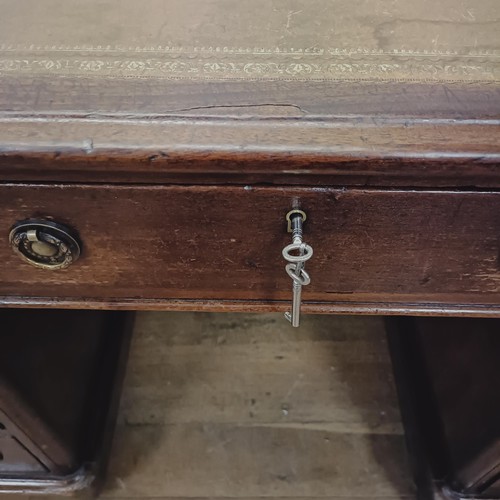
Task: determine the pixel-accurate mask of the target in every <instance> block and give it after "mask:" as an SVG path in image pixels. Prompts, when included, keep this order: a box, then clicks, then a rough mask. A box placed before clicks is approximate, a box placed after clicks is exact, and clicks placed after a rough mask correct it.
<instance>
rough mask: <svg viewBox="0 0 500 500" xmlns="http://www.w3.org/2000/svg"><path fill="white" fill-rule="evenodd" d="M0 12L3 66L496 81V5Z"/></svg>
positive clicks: (137, 5) (86, 72)
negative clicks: (0, 14)
mask: <svg viewBox="0 0 500 500" xmlns="http://www.w3.org/2000/svg"><path fill="white" fill-rule="evenodd" d="M28 4H29V7H27V5H28ZM2 10H3V11H7V12H8V13H9V15H8V16H2V20H0V33H1V36H0V71H2V72H5V73H17V74H19V73H27V72H28V73H34V74H48V75H54V76H56V75H78V76H92V77H96V76H97V77H102V78H109V77H117V76H119V77H133V78H185V79H244V80H248V79H280V80H281V79H291V80H404V81H427V80H429V81H463V82H473V81H485V82H490V81H497V80H498V78H499V76H500V51H499V50H498V49H499V47H498V31H499V30H500V23H499V21H498V18H496V19H495V16H492V13H493V14H495V12H496V14H498V3H497V2H496V0H481V1H473V0H467V1H464V2H461V3H460V5H459V6H458V5H457V2H456V1H455V0H445V1H440V2H435V1H432V0H423V1H419V2H415V1H410V0H403V1H399V2H393V1H391V0H373V1H371V2H366V1H362V0H354V1H353V0H341V1H331V0H330V1H325V0H309V1H308V2H300V1H297V0H280V1H278V2H269V1H267V0H255V1H252V2H241V1H238V0H205V1H203V2H199V1H196V0H170V1H167V2H165V1H162V0H144V1H142V2H136V1H133V0H126V1H123V0H114V1H113V0H108V1H106V2H83V3H82V2H78V1H77V0H68V1H66V2H62V3H61V2H60V1H57V0H48V1H45V2H43V3H41V2H38V1H36V0H25V1H24V2H23V3H19V2H17V1H16V0H3V1H2ZM46 12H50V13H54V12H57V15H46V14H45V13H46ZM40 18H43V20H44V22H43V23H40V21H39V20H40Z"/></svg>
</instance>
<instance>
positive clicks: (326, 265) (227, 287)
mask: <svg viewBox="0 0 500 500" xmlns="http://www.w3.org/2000/svg"><path fill="white" fill-rule="evenodd" d="M297 204H298V205H300V206H301V207H302V208H303V209H304V210H305V211H306V212H307V214H308V216H309V219H308V221H307V222H306V226H305V238H306V240H307V241H308V242H309V243H310V244H311V245H312V246H313V247H314V249H315V255H314V257H313V259H312V260H311V261H310V263H309V264H308V270H309V271H310V273H311V275H312V284H311V285H310V286H308V287H306V288H305V290H304V299H305V300H306V301H307V300H309V301H322V302H332V303H338V302H340V303H347V304H348V303H350V302H355V303H358V304H359V303H360V302H364V303H365V304H368V305H369V304H376V303H380V302H391V303H393V304H395V305H397V304H400V305H407V304H417V305H418V304H429V303H431V304H441V305H462V304H473V305H474V304H475V305H476V306H488V305H493V306H495V305H498V303H499V301H500V292H499V290H500V288H499V287H500V271H499V263H498V255H499V235H500V220H499V219H498V217H497V215H496V214H497V213H498V210H499V209H500V194H496V193H455V192H417V191H413V192H412V191H386V192H384V191H374V190H371V191H370V190H352V191H349V190H338V189H304V188H303V189H299V188H243V187H241V188H239V187H226V188H221V187H140V186H135V187H124V186H121V187H119V186H101V187H99V186H63V185H61V186H41V185H38V186H37V185H32V186H23V185H6V186H3V187H2V188H1V190H0V214H1V215H0V234H3V235H4V237H3V239H2V243H1V244H0V258H1V260H2V262H3V263H4V265H3V268H2V270H1V271H0V278H1V279H0V281H1V284H0V293H1V294H2V295H4V296H11V297H13V296H14V297H15V296H18V297H39V298H40V297H50V298H57V297H59V298H64V299H69V300H71V299H73V300H74V301H76V302H79V301H82V303H83V301H84V300H87V299H90V300H92V299H96V300H97V301H99V300H102V301H103V302H107V301H110V300H113V299H118V300H120V299H126V300H133V301H135V305H137V304H140V303H141V300H144V301H145V304H147V303H148V301H149V302H150V301H151V300H154V299H195V300H196V299H208V300H214V299H231V300H264V301H275V300H278V301H279V300H280V301H284V300H286V301H288V300H289V298H290V294H291V293H290V285H291V282H290V279H289V278H288V276H287V275H286V273H285V271H284V264H285V262H284V260H283V258H282V256H281V250H282V248H283V246H284V245H285V244H287V243H288V242H289V235H288V234H287V233H286V229H285V214H286V212H287V211H288V210H289V209H290V208H291V207H292V206H294V205H297ZM29 217H54V218H55V219H56V220H57V221H59V222H61V223H64V224H68V225H69V226H71V227H73V228H74V229H76V230H77V231H78V232H79V234H80V237H81V239H82V242H83V253H82V257H81V259H80V260H79V261H78V262H76V263H75V264H74V265H73V266H71V267H70V268H69V269H67V270H63V271H46V270H38V269H35V268H33V267H31V266H30V265H28V264H25V263H24V262H22V261H21V260H19V258H18V257H17V256H16V255H14V253H13V252H12V250H11V249H10V247H9V245H8V240H7V235H8V232H9V229H10V227H11V225H12V224H14V223H15V222H16V221H19V220H23V219H26V218H29ZM94 305H95V304H94Z"/></svg>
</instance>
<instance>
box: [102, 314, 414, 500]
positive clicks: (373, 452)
mask: <svg viewBox="0 0 500 500" xmlns="http://www.w3.org/2000/svg"><path fill="white" fill-rule="evenodd" d="M112 457H113V458H112V461H111V466H110V471H109V477H108V482H107V486H106V488H105V490H104V492H103V496H105V497H108V498H114V499H118V498H123V499H125V498H126V499H131V498H158V499H159V498H171V499H172V498H208V497H209V498H238V499H248V498H263V497H273V498H294V499H295V500H296V499H298V498H336V499H354V498H356V499H362V498H367V499H368V498H380V499H385V498H387V499H390V498H391V499H396V498H412V497H413V487H412V484H411V481H410V479H409V475H408V470H407V465H406V453H405V449H404V440H403V435H402V428H401V423H400V416H399V411H398V406H397V401H396V394H395V389H394V383H393V379H392V371H391V367H390V362H389V358H388V353H387V345H386V340H385V334H384V328H383V321H382V320H381V319H378V318H364V317H356V318H345V317H344V318H340V317H339V318H337V317H331V316H330V317H328V316H309V317H305V318H304V321H303V325H302V327H301V328H300V329H292V328H291V327H290V326H289V325H288V324H287V323H286V322H285V321H284V320H283V318H282V316H281V315H273V314H268V315H243V314H202V313H199V314H190V313H168V314H166V313H143V314H139V315H138V318H137V323H136V328H135V336H134V339H133V343H132V351H131V356H130V361H129V367H128V373H127V377H126V382H125V388H124V393H123V397H122V403H121V410H120V417H119V424H118V428H117V432H116V437H115V444H114V449H113V455H112Z"/></svg>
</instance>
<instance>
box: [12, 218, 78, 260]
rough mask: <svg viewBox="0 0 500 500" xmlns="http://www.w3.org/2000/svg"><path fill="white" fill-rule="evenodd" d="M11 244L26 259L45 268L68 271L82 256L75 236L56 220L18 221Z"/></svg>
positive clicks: (13, 229) (13, 230)
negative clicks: (67, 268) (66, 269)
mask: <svg viewBox="0 0 500 500" xmlns="http://www.w3.org/2000/svg"><path fill="white" fill-rule="evenodd" d="M9 241H10V244H11V246H12V249H13V250H14V252H16V253H17V254H18V255H19V256H20V257H21V258H22V259H23V260H25V261H26V262H29V263H30V264H31V265H32V266H35V267H40V268H42V269H65V268H66V267H68V266H70V265H71V264H73V262H75V261H76V260H77V259H78V257H79V256H80V244H79V242H78V239H77V237H76V235H75V233H74V232H73V231H72V230H71V229H69V228H67V227H66V226H63V225H61V224H57V223H56V222H52V221H46V220H31V219H30V220H25V221H22V222H18V223H17V224H15V225H14V226H13V228H12V229H11V231H10V234H9Z"/></svg>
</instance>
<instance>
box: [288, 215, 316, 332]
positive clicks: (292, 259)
mask: <svg viewBox="0 0 500 500" xmlns="http://www.w3.org/2000/svg"><path fill="white" fill-rule="evenodd" d="M306 218H307V216H306V214H305V213H304V212H303V211H302V210H292V211H291V212H288V214H287V215H286V219H287V221H288V232H290V233H292V240H293V243H292V244H291V245H288V246H286V247H285V248H284V249H283V257H284V258H285V259H286V260H287V261H288V262H289V264H287V265H286V267H285V270H286V272H287V274H288V276H290V278H292V281H293V285H292V297H293V299H292V312H291V313H290V312H286V313H285V318H286V319H287V320H288V321H290V323H291V324H292V326H294V327H298V326H299V324H300V306H301V302H302V287H303V286H305V285H308V284H309V283H310V282H311V278H310V277H309V275H308V274H307V272H306V271H305V269H304V267H305V263H306V261H308V260H309V259H310V258H311V257H312V255H313V249H312V248H311V247H310V246H309V245H307V244H306V243H304V242H303V241H302V225H303V222H304V221H305V220H306Z"/></svg>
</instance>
